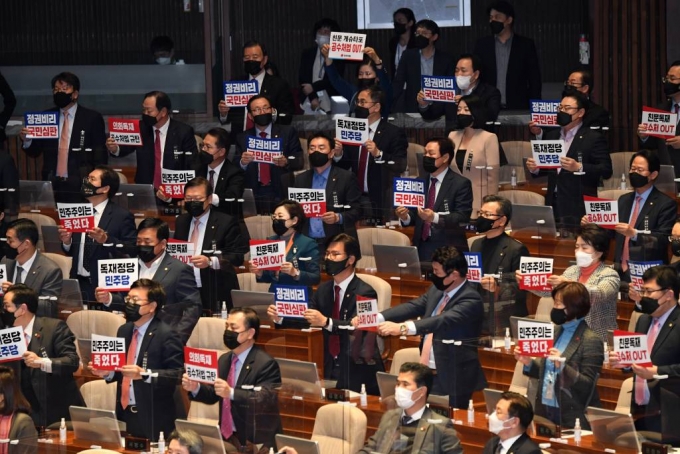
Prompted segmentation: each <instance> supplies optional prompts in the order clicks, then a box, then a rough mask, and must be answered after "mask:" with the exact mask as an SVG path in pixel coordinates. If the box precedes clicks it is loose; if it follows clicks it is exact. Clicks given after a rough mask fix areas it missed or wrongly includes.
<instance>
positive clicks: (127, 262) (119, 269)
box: [97, 258, 139, 292]
mask: <svg viewBox="0 0 680 454" xmlns="http://www.w3.org/2000/svg"><path fill="white" fill-rule="evenodd" d="M97 271H98V277H99V287H100V288H102V289H104V290H108V291H110V292H122V291H126V290H130V286H131V285H132V283H133V282H135V281H136V280H137V276H138V275H139V261H138V259H136V258H134V259H106V260H99V261H98V262H97Z"/></svg>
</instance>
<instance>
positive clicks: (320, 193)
mask: <svg viewBox="0 0 680 454" xmlns="http://www.w3.org/2000/svg"><path fill="white" fill-rule="evenodd" d="M288 198H289V199H290V200H295V201H296V202H298V203H299V204H300V205H302V209H303V210H305V216H307V217H308V218H320V217H321V216H323V214H324V213H325V212H326V190H325V189H302V188H288Z"/></svg>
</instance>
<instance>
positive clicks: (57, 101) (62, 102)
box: [52, 91, 73, 109]
mask: <svg viewBox="0 0 680 454" xmlns="http://www.w3.org/2000/svg"><path fill="white" fill-rule="evenodd" d="M72 94H73V93H64V92H63V91H58V92H56V93H55V94H53V95H52V100H53V101H54V105H55V106H57V107H59V108H60V109H63V108H64V107H66V106H68V105H69V104H71V101H72V99H71V96H72Z"/></svg>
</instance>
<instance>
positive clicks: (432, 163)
mask: <svg viewBox="0 0 680 454" xmlns="http://www.w3.org/2000/svg"><path fill="white" fill-rule="evenodd" d="M438 168H439V167H437V158H433V157H432V156H423V170H425V172H427V173H435V172H436V171H437V169H438Z"/></svg>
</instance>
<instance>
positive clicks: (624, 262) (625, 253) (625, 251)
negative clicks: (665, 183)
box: [621, 196, 642, 271]
mask: <svg viewBox="0 0 680 454" xmlns="http://www.w3.org/2000/svg"><path fill="white" fill-rule="evenodd" d="M641 201H642V197H640V196H637V197H635V206H634V207H633V215H632V216H631V217H630V223H629V225H631V226H633V228H635V222H636V221H637V218H638V214H640V202H641ZM629 244H630V237H628V236H627V237H626V239H625V240H623V253H622V254H621V269H622V270H623V271H626V270H628V259H629V258H630V257H629V254H630V250H629Z"/></svg>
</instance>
